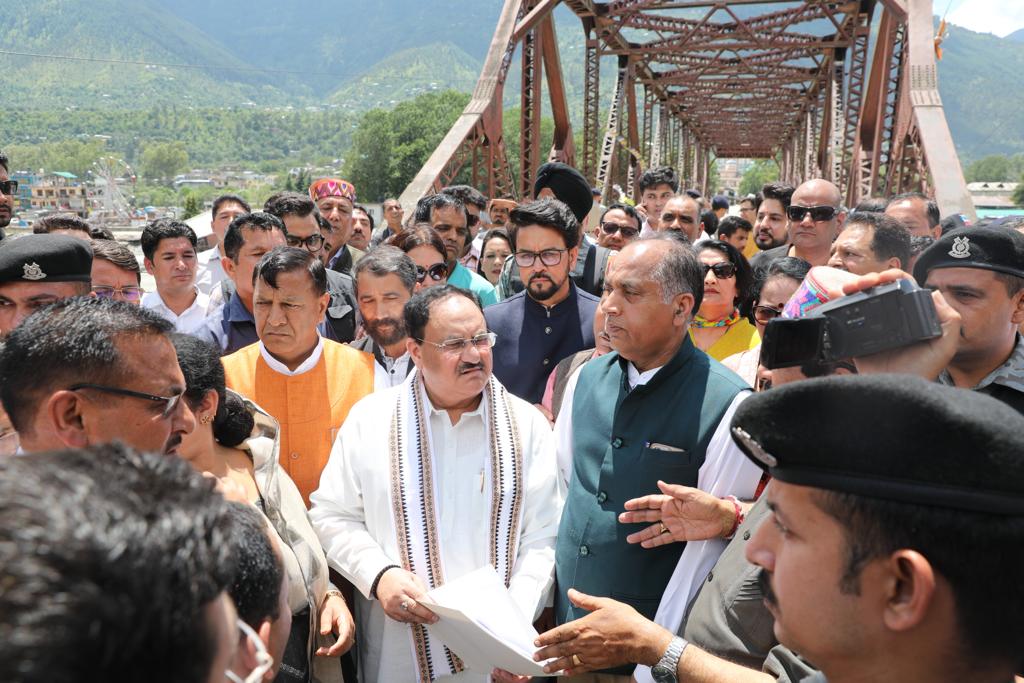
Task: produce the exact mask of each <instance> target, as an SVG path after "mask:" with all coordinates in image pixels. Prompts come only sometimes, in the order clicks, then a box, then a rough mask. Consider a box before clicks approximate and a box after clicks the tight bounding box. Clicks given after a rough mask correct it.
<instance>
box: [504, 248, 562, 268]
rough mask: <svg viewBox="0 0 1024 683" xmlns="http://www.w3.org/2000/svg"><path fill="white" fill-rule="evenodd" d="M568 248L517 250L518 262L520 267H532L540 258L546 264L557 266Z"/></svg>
mask: <svg viewBox="0 0 1024 683" xmlns="http://www.w3.org/2000/svg"><path fill="white" fill-rule="evenodd" d="M567 251H569V250H568V249H545V250H544V251H517V252H516V263H517V264H518V265H519V267H520V268H529V267H531V266H532V265H533V264H534V263H535V262H536V261H537V259H538V258H539V259H540V262H541V263H543V264H544V265H545V266H557V265H558V264H559V263H560V262H561V261H562V254H564V253H565V252H567Z"/></svg>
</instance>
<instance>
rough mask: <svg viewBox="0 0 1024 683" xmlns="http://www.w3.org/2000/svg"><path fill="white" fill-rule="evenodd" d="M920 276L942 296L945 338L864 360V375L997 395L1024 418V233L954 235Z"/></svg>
mask: <svg viewBox="0 0 1024 683" xmlns="http://www.w3.org/2000/svg"><path fill="white" fill-rule="evenodd" d="M900 277H909V276H908V275H906V274H905V273H902V272H901V271H896V270H891V271H885V272H884V273H871V274H868V275H864V276H862V277H861V278H859V279H858V280H857V281H855V282H853V283H849V284H847V285H844V287H843V291H844V292H845V293H847V294H850V293H853V292H854V291H858V290H861V289H866V288H869V287H872V286H875V285H877V284H880V283H886V282H891V281H893V280H895V279H898V278H900ZM914 278H915V279H916V280H917V282H918V283H919V284H921V285H923V286H925V287H928V288H931V289H933V290H935V294H934V295H933V299H934V301H935V308H936V312H937V313H938V318H939V321H940V323H941V324H942V327H943V330H944V331H943V336H942V337H941V338H939V339H935V340H932V341H929V342H923V343H920V344H915V345H913V346H909V347H906V348H904V349H897V350H895V351H891V352H886V353H883V354H878V355H876V356H871V357H867V358H858V359H857V368H858V370H859V371H860V372H861V373H862V374H868V373H880V372H905V373H912V374H916V375H919V376H922V377H925V378H927V379H933V380H938V381H939V382H940V383H942V384H945V385H947V386H956V387H962V388H965V389H974V390H975V391H980V392H982V393H984V394H989V395H990V396H993V397H995V398H997V399H999V400H1000V401H1003V402H1004V403H1007V404H1009V405H1010V406H1011V407H1013V408H1015V409H1016V410H1017V411H1018V412H1024V344H1022V342H1021V336H1020V334H1018V331H1017V330H1018V327H1019V326H1020V325H1021V323H1022V322H1024V234H1021V233H1019V232H1017V231H1015V230H1008V229H1006V228H991V227H971V228H963V229H960V230H954V231H952V232H949V233H947V234H945V235H943V236H942V238H941V239H939V240H936V241H935V243H934V244H932V245H931V246H930V247H928V248H927V249H925V251H924V252H923V253H922V254H921V256H920V257H919V258H918V260H917V263H916V264H915V266H914Z"/></svg>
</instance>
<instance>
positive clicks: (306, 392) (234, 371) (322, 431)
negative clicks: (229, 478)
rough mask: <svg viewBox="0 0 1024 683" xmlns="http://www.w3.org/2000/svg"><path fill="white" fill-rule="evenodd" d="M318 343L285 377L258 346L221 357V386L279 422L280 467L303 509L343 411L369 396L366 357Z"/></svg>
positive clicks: (369, 363)
mask: <svg viewBox="0 0 1024 683" xmlns="http://www.w3.org/2000/svg"><path fill="white" fill-rule="evenodd" d="M323 343H324V350H323V355H322V356H321V358H320V361H319V362H318V363H317V364H316V365H315V366H314V367H313V368H312V369H311V370H310V371H309V372H304V373H302V374H300V375H294V376H290V377H289V376H286V375H282V374H281V373H279V372H276V371H274V370H273V369H272V368H271V367H270V366H269V365H267V362H266V361H265V360H263V357H262V356H261V355H260V345H259V343H256V344H251V345H249V346H246V347H245V348H243V349H239V350H238V351H236V352H235V353H232V354H231V355H229V356H225V357H224V358H223V359H222V360H223V363H224V374H225V379H226V380H227V385H228V386H229V387H230V388H232V389H234V390H235V391H237V392H238V393H240V394H242V395H243V396H245V397H247V398H249V399H251V400H252V401H254V402H255V403H256V404H257V405H259V406H260V407H261V408H263V410H265V411H266V412H268V413H270V414H271V415H272V416H274V417H275V418H276V419H277V421H278V422H279V423H280V425H281V451H280V453H281V456H280V460H281V467H282V468H284V470H285V472H287V473H288V476H290V477H291V478H292V480H293V481H294V482H295V485H296V486H298V488H299V491H300V492H301V493H302V498H303V500H305V502H306V505H307V506H308V505H309V494H310V493H312V492H313V491H315V490H316V489H317V486H319V484H320V472H321V471H322V470H323V468H324V465H326V464H327V458H328V456H330V454H331V446H332V445H333V444H334V438H335V436H337V434H338V430H339V429H340V428H341V424H342V423H343V422H344V421H345V418H346V417H347V416H348V411H349V410H350V409H351V408H352V406H353V405H355V403H356V401H358V400H359V399H361V398H362V397H363V396H366V395H367V394H370V393H372V392H373V363H374V361H373V356H372V355H370V354H368V353H363V352H362V351H356V350H355V349H353V348H351V347H350V346H346V345H344V344H338V343H337V342H333V341H330V340H328V339H325V340H324V342H323Z"/></svg>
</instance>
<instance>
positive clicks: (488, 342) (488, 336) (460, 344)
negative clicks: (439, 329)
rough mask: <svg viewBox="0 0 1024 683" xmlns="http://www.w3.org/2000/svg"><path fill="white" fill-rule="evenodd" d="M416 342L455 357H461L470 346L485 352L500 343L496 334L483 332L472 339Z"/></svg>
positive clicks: (420, 340)
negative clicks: (497, 342) (434, 347)
mask: <svg viewBox="0 0 1024 683" xmlns="http://www.w3.org/2000/svg"><path fill="white" fill-rule="evenodd" d="M416 341H418V342H420V343H421V344H430V345H431V346H436V347H437V348H439V349H441V351H442V352H443V353H449V354H451V355H453V356H461V355H462V354H463V352H464V351H465V350H466V347H468V346H475V347H476V348H477V349H478V350H480V351H485V350H487V349H490V348H492V347H493V346H494V343H495V342H496V341H498V335H496V334H495V333H494V332H482V333H480V334H478V335H476V336H475V337H473V338H472V339H449V340H448V341H446V342H441V343H440V344H438V343H437V342H432V341H427V340H426V339H417V340H416Z"/></svg>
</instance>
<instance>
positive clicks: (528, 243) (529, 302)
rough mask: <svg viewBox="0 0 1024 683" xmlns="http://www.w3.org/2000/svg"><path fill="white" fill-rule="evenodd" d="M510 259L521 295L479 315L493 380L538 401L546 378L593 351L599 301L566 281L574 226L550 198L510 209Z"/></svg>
mask: <svg viewBox="0 0 1024 683" xmlns="http://www.w3.org/2000/svg"><path fill="white" fill-rule="evenodd" d="M508 231H509V237H510V238H511V239H512V249H513V256H514V258H515V260H516V264H517V265H518V266H519V273H520V276H521V277H522V279H523V282H524V283H525V284H526V289H525V290H524V291H522V292H519V293H518V294H516V295H515V296H512V297H510V298H508V299H505V300H504V301H502V302H500V303H498V304H496V305H494V306H491V307H490V308H488V309H487V311H486V312H485V314H484V316H485V317H486V318H487V326H488V328H489V329H490V330H491V331H492V332H495V333H496V334H497V335H498V341H497V344H496V345H495V347H494V376H495V377H497V378H498V380H500V381H501V383H502V384H504V385H505V386H506V387H508V390H509V391H511V392H512V393H513V394H515V395H516V396H519V397H520V398H522V399H524V400H527V401H529V402H530V403H540V400H541V397H542V396H543V395H544V385H545V383H546V381H547V378H548V375H550V374H551V371H552V370H553V369H554V368H555V366H556V365H558V363H559V362H560V361H561V360H562V359H563V358H566V357H568V356H571V355H573V354H574V353H576V352H577V351H582V350H583V349H589V348H593V346H594V311H595V310H597V304H598V302H599V301H600V299H598V298H597V297H596V296H594V295H592V294H588V293H587V292H584V291H582V290H580V289H578V288H577V287H576V285H575V283H573V281H572V278H571V277H570V272H571V271H572V268H573V265H574V264H575V263H576V256H577V254H578V253H579V246H578V245H579V240H580V226H579V223H577V222H576V217H575V216H573V214H572V212H571V211H570V210H569V207H567V206H566V205H565V204H563V203H562V202H560V201H558V200H557V199H539V200H536V201H533V202H530V203H528V204H523V205H522V206H519V207H517V208H515V209H513V210H512V212H511V213H510V214H509V223H508Z"/></svg>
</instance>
